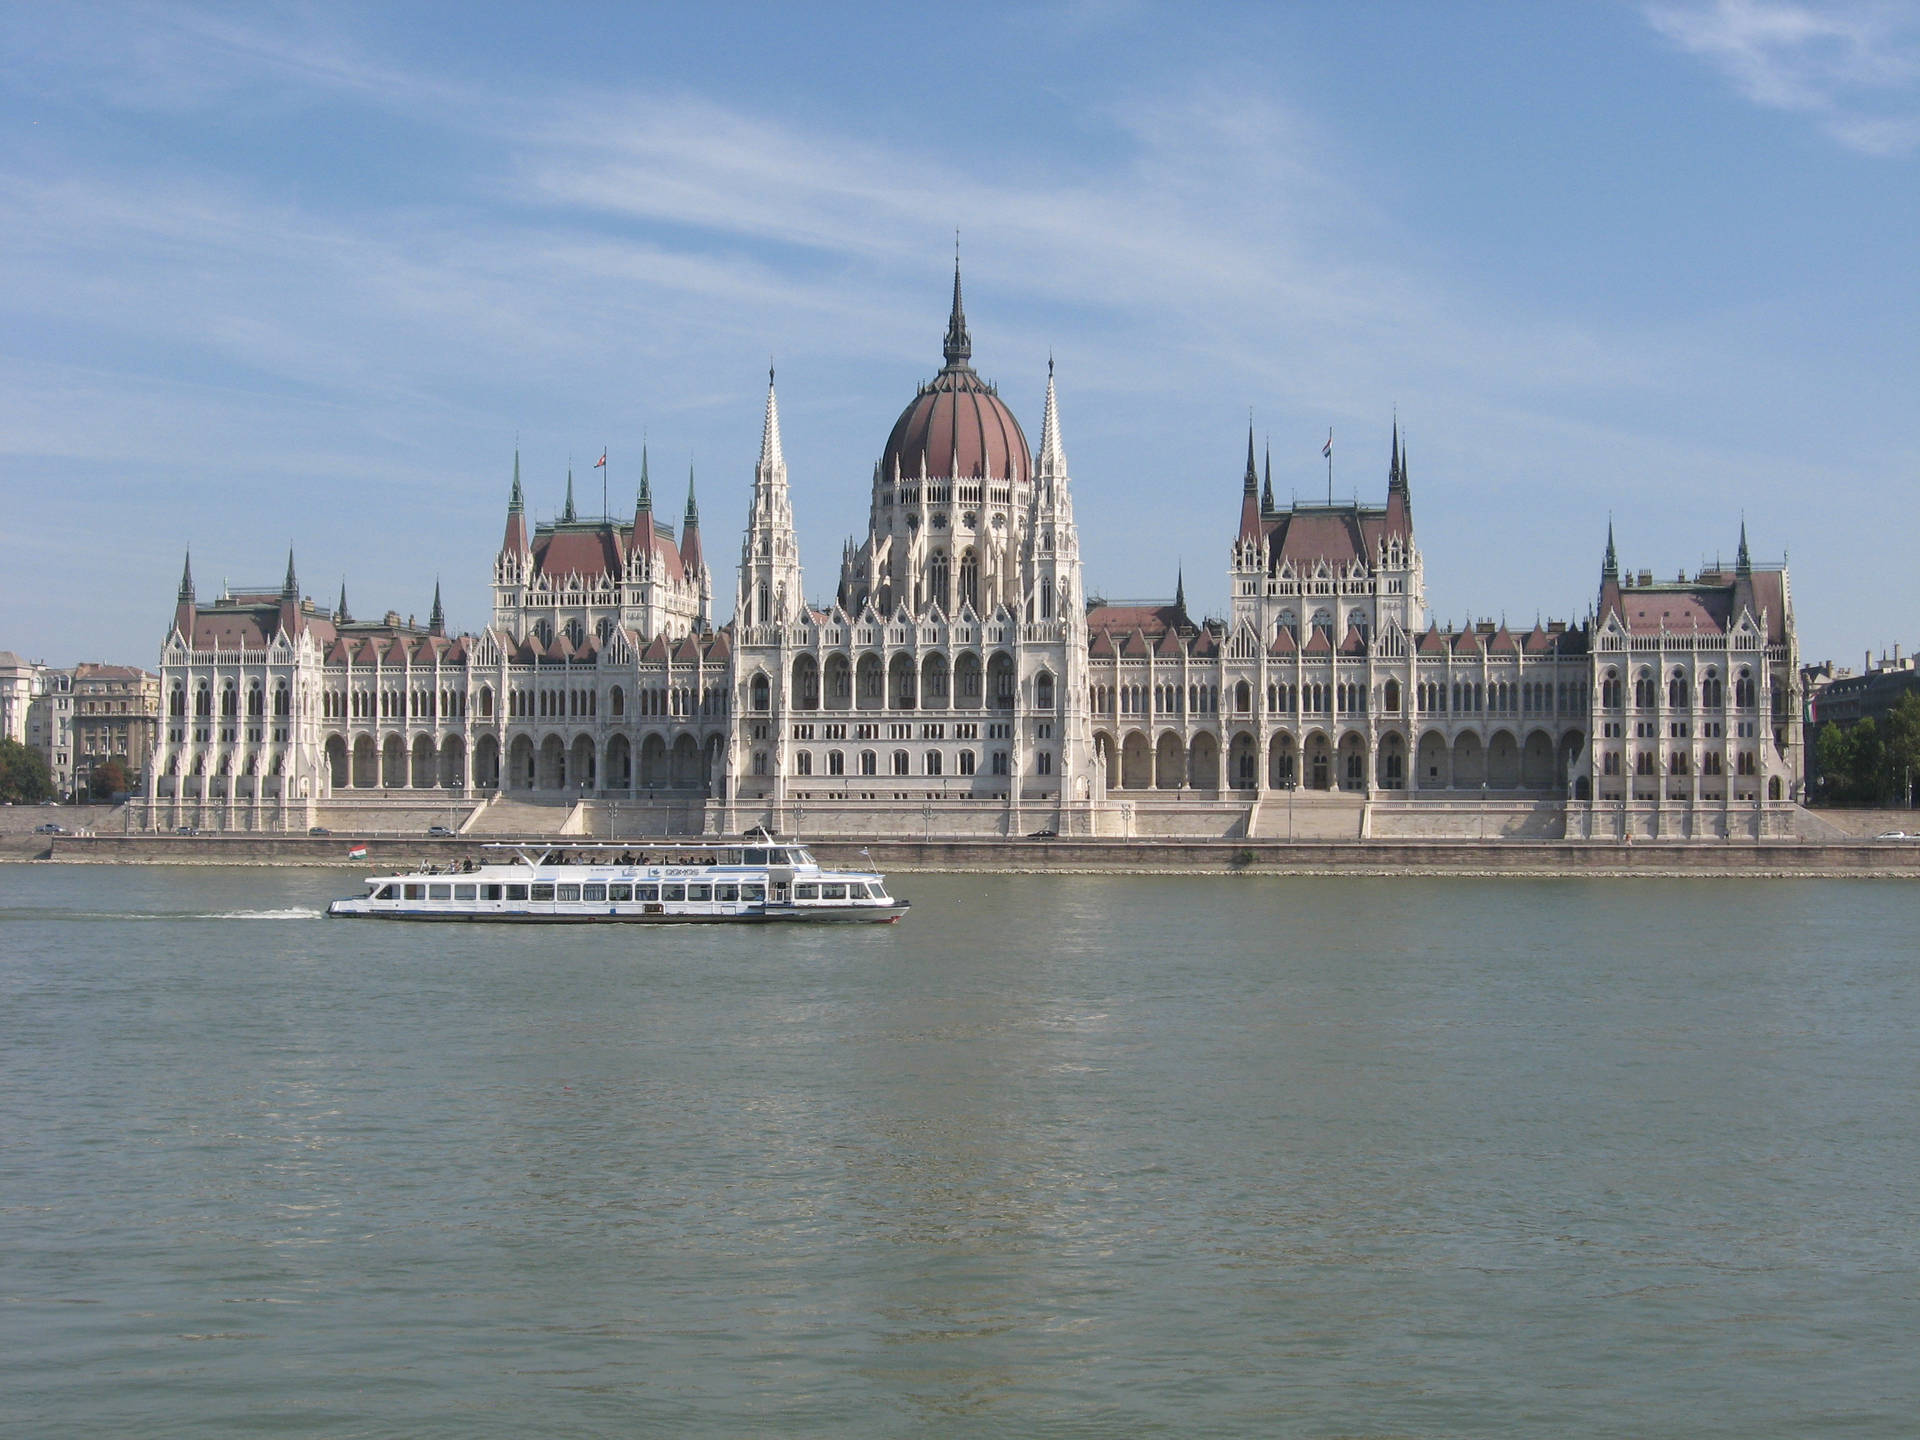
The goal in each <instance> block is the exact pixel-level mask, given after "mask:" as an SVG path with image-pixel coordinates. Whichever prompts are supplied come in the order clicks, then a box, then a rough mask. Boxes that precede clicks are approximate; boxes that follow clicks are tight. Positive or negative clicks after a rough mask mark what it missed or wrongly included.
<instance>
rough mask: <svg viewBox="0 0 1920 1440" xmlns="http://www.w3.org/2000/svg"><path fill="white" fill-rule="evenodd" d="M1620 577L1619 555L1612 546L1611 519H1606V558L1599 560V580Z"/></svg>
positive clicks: (1603, 581) (1614, 579)
mask: <svg viewBox="0 0 1920 1440" xmlns="http://www.w3.org/2000/svg"><path fill="white" fill-rule="evenodd" d="M1619 579H1620V556H1619V554H1618V553H1617V552H1616V551H1615V550H1614V548H1613V520H1612V519H1611V518H1609V519H1608V520H1607V558H1606V559H1604V560H1602V561H1601V562H1600V580H1601V582H1602V583H1603V584H1604V583H1605V582H1606V581H1609V580H1613V581H1618V580H1619Z"/></svg>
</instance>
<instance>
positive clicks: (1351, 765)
mask: <svg viewBox="0 0 1920 1440" xmlns="http://www.w3.org/2000/svg"><path fill="white" fill-rule="evenodd" d="M1338 760H1339V771H1340V788H1341V789H1342V790H1365V789H1366V788H1367V742H1366V740H1365V739H1364V738H1363V737H1362V736H1361V734H1360V732H1359V731H1357V730H1349V731H1348V732H1347V733H1346V734H1344V735H1342V736H1341V737H1340V751H1339V756H1338Z"/></svg>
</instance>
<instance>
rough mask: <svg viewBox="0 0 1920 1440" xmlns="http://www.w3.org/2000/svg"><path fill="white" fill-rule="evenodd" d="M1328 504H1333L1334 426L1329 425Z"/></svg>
mask: <svg viewBox="0 0 1920 1440" xmlns="http://www.w3.org/2000/svg"><path fill="white" fill-rule="evenodd" d="M1327 504H1329V505H1331V504H1333V427H1332V426H1331V425H1329V426H1328V427H1327Z"/></svg>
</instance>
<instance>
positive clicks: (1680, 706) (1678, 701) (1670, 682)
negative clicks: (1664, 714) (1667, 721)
mask: <svg viewBox="0 0 1920 1440" xmlns="http://www.w3.org/2000/svg"><path fill="white" fill-rule="evenodd" d="M1667 704H1668V706H1669V707H1671V708H1672V709H1675V710H1684V709H1686V706H1687V672H1686V671H1684V670H1682V669H1680V668H1679V667H1678V666H1675V667H1674V671H1673V674H1672V675H1671V676H1669V677H1668V679H1667Z"/></svg>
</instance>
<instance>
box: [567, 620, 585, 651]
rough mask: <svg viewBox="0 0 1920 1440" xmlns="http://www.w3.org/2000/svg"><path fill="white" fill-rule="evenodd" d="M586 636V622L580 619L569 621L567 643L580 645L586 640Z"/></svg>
mask: <svg viewBox="0 0 1920 1440" xmlns="http://www.w3.org/2000/svg"><path fill="white" fill-rule="evenodd" d="M586 638H587V627H586V626H585V625H584V624H582V623H581V622H580V621H579V620H569V621H568V622H567V643H568V644H569V645H573V646H575V647H578V646H579V645H581V644H582V643H584V642H585V640H586Z"/></svg>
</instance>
